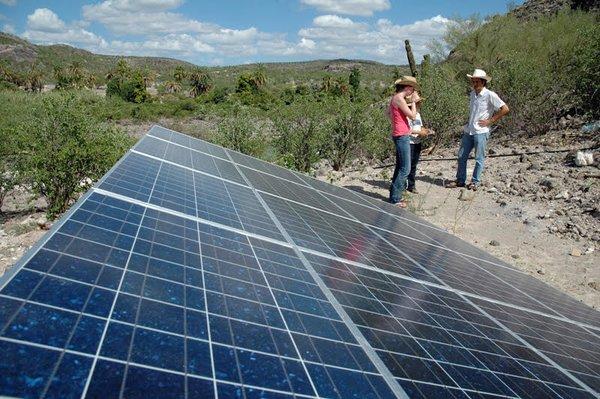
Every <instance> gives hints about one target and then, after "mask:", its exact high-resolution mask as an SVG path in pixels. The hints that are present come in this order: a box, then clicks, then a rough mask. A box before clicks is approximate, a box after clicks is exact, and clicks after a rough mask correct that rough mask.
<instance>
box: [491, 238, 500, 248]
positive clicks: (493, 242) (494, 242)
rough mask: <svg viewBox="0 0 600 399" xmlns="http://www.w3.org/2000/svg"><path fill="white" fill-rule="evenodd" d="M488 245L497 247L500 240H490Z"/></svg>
mask: <svg viewBox="0 0 600 399" xmlns="http://www.w3.org/2000/svg"><path fill="white" fill-rule="evenodd" d="M490 245H491V246H492V247H499V246H500V242H499V241H496V240H492V241H490Z"/></svg>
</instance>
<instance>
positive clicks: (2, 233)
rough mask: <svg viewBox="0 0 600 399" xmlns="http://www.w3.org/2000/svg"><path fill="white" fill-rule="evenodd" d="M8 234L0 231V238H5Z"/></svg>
mask: <svg viewBox="0 0 600 399" xmlns="http://www.w3.org/2000/svg"><path fill="white" fill-rule="evenodd" d="M7 235H8V234H6V231H4V230H2V229H0V237H6V236H7Z"/></svg>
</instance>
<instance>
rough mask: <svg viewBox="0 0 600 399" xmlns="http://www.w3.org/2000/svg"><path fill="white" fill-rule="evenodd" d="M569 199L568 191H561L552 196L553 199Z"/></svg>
mask: <svg viewBox="0 0 600 399" xmlns="http://www.w3.org/2000/svg"><path fill="white" fill-rule="evenodd" d="M563 198H564V199H569V192H568V191H566V190H565V191H561V192H560V193H558V194H556V195H555V196H554V199H563Z"/></svg>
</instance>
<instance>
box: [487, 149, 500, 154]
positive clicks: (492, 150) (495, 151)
mask: <svg viewBox="0 0 600 399" xmlns="http://www.w3.org/2000/svg"><path fill="white" fill-rule="evenodd" d="M488 153H489V154H490V155H497V154H498V151H497V150H495V149H494V148H490V149H489V150H488Z"/></svg>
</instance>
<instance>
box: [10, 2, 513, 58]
mask: <svg viewBox="0 0 600 399" xmlns="http://www.w3.org/2000/svg"><path fill="white" fill-rule="evenodd" d="M522 2H523V0H519V1H512V2H511V3H513V4H521V3H522ZM507 3H508V2H507V0H486V1H479V0H412V1H408V0H245V1H234V0H196V1H192V0H187V1H185V0H104V1H93V0H87V1H85V0H84V1H78V0H68V1H44V0H0V27H1V30H2V31H4V32H8V33H12V34H15V35H18V36H20V37H23V38H25V39H27V40H29V41H31V42H33V43H36V44H56V43H63V44H69V45H72V46H75V47H79V48H84V49H86V50H89V51H92V52H95V53H100V54H115V55H143V56H161V57H172V58H177V59H182V60H185V61H189V62H192V63H194V64H197V65H207V66H214V65H236V64H246V63H254V62H289V61H304V60H314V59H332V58H347V59H365V60H373V61H379V62H383V63H386V64H407V60H406V53H405V51H404V40H405V39H409V40H410V41H411V45H412V48H413V51H414V53H415V57H416V58H417V62H418V61H419V60H420V59H421V58H422V56H423V54H426V53H427V52H428V51H427V44H428V43H430V42H431V41H432V40H434V39H439V38H441V37H442V36H443V34H444V32H445V30H446V29H447V26H448V25H449V24H451V23H452V22H451V20H452V19H453V18H466V17H469V16H470V15H473V14H475V13H478V14H480V15H481V16H488V15H493V14H496V13H505V12H506V11H507Z"/></svg>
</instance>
